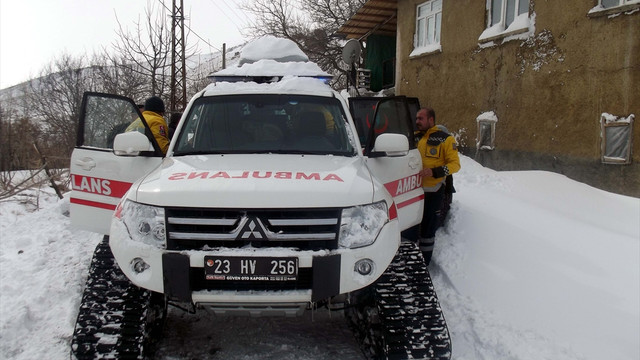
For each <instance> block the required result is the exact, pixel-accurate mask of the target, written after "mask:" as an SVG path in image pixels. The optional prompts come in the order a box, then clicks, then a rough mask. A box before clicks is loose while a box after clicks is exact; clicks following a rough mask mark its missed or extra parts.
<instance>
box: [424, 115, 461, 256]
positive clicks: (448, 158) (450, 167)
mask: <svg viewBox="0 0 640 360" xmlns="http://www.w3.org/2000/svg"><path fill="white" fill-rule="evenodd" d="M416 127H417V129H418V131H420V132H423V133H424V134H423V135H422V137H421V138H420V140H418V150H419V151H420V155H421V157H422V170H421V171H420V176H421V177H422V189H423V190H424V195H425V199H424V200H425V201H424V213H423V215H422V223H421V225H420V235H419V237H418V242H419V246H420V250H421V251H422V254H423V255H424V259H425V262H426V263H427V265H428V264H429V262H430V261H431V255H432V254H433V246H434V244H435V235H436V230H438V210H440V208H441V207H442V202H443V201H444V193H445V187H446V185H445V182H446V179H447V177H448V176H449V175H451V174H453V173H455V172H457V171H458V170H460V158H459V157H458V147H457V144H456V140H455V139H454V138H453V136H451V135H450V134H449V133H448V132H446V131H443V130H441V129H440V128H439V127H437V126H436V113H435V111H434V110H433V109H431V108H422V109H420V110H418V113H417V114H416Z"/></svg>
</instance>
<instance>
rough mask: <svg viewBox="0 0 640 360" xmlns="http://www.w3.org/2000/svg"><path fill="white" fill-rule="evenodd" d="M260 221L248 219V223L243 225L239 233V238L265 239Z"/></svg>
mask: <svg viewBox="0 0 640 360" xmlns="http://www.w3.org/2000/svg"><path fill="white" fill-rule="evenodd" d="M261 225H262V224H261V223H260V221H259V220H258V219H257V218H255V217H250V218H249V221H247V223H246V224H245V226H244V227H243V228H242V231H240V234H241V235H240V237H241V238H242V239H265V238H266V236H265V234H264V232H263V231H264V229H263V228H262V226H261Z"/></svg>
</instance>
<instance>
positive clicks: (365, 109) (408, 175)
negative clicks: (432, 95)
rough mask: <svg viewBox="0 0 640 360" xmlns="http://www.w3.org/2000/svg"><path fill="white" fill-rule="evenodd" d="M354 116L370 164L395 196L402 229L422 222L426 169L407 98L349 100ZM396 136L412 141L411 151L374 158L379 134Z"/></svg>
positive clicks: (410, 144)
mask: <svg viewBox="0 0 640 360" xmlns="http://www.w3.org/2000/svg"><path fill="white" fill-rule="evenodd" d="M349 103H350V109H351V113H352V115H353V117H354V121H355V122H356V124H357V125H356V127H357V129H358V132H359V134H358V135H359V137H360V140H361V143H362V144H364V146H365V150H364V153H365V156H368V159H367V165H368V166H369V169H370V170H371V172H372V173H373V174H374V176H375V177H376V178H378V180H380V182H382V183H383V184H384V186H385V188H386V189H387V191H389V193H390V194H391V196H393V199H394V202H395V204H396V208H397V209H398V219H399V220H400V228H401V229H402V230H406V229H408V228H410V227H412V226H414V225H417V224H419V223H420V221H421V220H422V212H423V209H424V205H423V204H424V192H423V190H422V179H421V178H420V175H418V172H419V171H420V170H421V169H422V160H421V158H420V153H419V152H418V149H417V148H416V143H415V139H414V134H413V128H414V126H413V124H412V116H411V114H410V112H409V106H408V102H407V98H405V97H403V96H397V97H390V98H380V97H377V98H357V97H356V98H349ZM384 133H395V134H402V135H405V136H406V137H407V138H408V140H409V151H408V152H407V153H406V154H402V155H398V156H392V157H391V156H381V157H377V156H370V155H371V151H372V150H373V144H374V143H375V139H376V137H377V136H378V135H380V134H384Z"/></svg>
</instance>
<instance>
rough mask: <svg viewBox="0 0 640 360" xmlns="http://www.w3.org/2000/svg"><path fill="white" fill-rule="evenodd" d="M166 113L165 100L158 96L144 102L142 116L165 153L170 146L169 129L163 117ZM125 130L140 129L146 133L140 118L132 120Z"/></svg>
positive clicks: (139, 130)
mask: <svg viewBox="0 0 640 360" xmlns="http://www.w3.org/2000/svg"><path fill="white" fill-rule="evenodd" d="M163 115H164V102H163V101H162V99H160V98H159V97H157V96H152V97H150V98H148V99H147V101H145V102H144V111H143V112H142V116H143V117H144V120H145V121H146V122H147V125H149V128H151V133H152V134H153V136H154V137H155V138H156V141H157V142H158V145H160V149H161V150H162V153H163V154H166V153H167V149H168V148H169V132H168V131H169V129H168V127H167V122H166V121H165V120H164V118H163V117H162V116H163ZM125 131H138V132H141V133H143V134H144V124H142V121H141V120H140V119H136V120H135V121H134V122H132V123H131V124H130V125H129V127H127V130H125Z"/></svg>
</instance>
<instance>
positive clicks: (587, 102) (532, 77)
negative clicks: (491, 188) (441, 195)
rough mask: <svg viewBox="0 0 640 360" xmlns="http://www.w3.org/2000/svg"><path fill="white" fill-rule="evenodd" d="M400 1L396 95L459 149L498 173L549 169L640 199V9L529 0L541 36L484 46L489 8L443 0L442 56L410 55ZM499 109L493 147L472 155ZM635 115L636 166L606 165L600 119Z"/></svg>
mask: <svg viewBox="0 0 640 360" xmlns="http://www.w3.org/2000/svg"><path fill="white" fill-rule="evenodd" d="M422 2H424V1H423V0H399V1H398V32H397V48H396V51H397V52H396V59H397V60H396V61H397V68H396V72H397V73H396V94H397V95H407V96H416V97H418V98H419V99H420V102H421V104H423V105H429V106H432V107H433V108H434V109H435V111H436V114H437V121H438V122H439V123H442V124H444V125H446V126H447V127H448V128H449V130H451V131H453V132H455V133H457V134H458V135H459V136H460V143H461V146H462V148H463V153H465V154H466V155H468V156H471V157H474V158H476V159H477V160H478V161H479V162H481V163H482V164H484V165H486V166H490V167H492V168H495V169H499V170H503V169H509V170H516V169H519V170H525V169H540V170H551V171H555V172H558V173H562V174H565V175H567V176H569V177H571V178H574V179H576V180H579V181H582V182H585V183H587V184H591V185H593V186H597V187H600V188H602V189H605V190H608V191H613V192H617V193H621V194H626V195H632V196H636V197H640V129H639V127H640V11H638V10H636V11H633V12H627V13H622V14H619V15H618V16H615V17H609V16H598V17H589V16H588V15H587V14H588V13H589V10H590V9H591V8H593V7H594V6H595V5H596V3H597V1H595V0H562V1H558V0H531V4H530V9H529V12H530V14H532V15H531V18H533V19H534V22H535V32H534V33H533V35H532V36H530V37H528V38H526V39H522V40H511V41H504V42H503V41H502V40H496V41H494V44H493V46H487V47H485V46H480V45H479V42H478V38H479V36H480V34H482V32H483V31H484V30H485V28H486V25H485V24H486V21H487V19H486V9H485V7H486V2H485V1H481V0H444V1H443V12H442V27H441V45H442V51H441V52H438V53H432V54H427V55H422V56H417V57H412V58H410V57H409V54H410V53H411V51H412V50H413V37H414V32H415V16H416V5H418V4H420V3H422ZM487 111H493V112H495V114H496V115H497V117H498V122H497V124H496V148H495V150H493V151H487V150H481V151H476V149H475V146H476V133H477V124H476V117H477V116H478V115H479V114H481V113H483V112H487ZM605 112H606V113H610V114H614V115H619V116H628V115H629V114H635V117H636V121H635V123H634V125H633V149H632V152H633V158H632V159H633V160H632V164H630V165H609V164H607V165H605V164H602V163H601V160H600V159H601V136H600V133H601V130H600V116H601V114H602V113H605Z"/></svg>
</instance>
